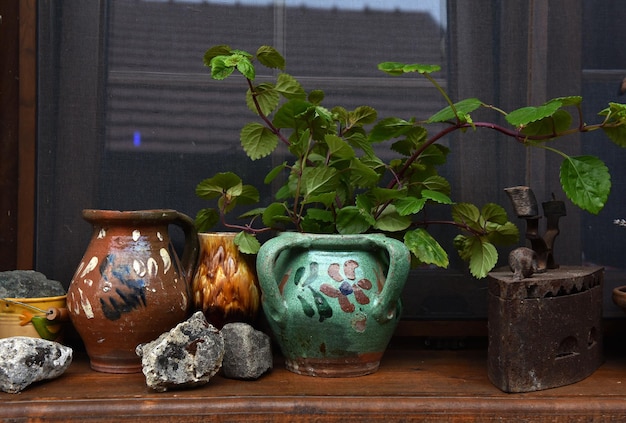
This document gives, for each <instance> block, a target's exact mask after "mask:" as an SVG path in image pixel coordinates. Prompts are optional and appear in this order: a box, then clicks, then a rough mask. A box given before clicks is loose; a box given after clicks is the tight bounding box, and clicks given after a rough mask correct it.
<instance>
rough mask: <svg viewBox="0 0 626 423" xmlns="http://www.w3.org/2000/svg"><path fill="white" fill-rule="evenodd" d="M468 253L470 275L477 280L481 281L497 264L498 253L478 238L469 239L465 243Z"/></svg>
mask: <svg viewBox="0 0 626 423" xmlns="http://www.w3.org/2000/svg"><path fill="white" fill-rule="evenodd" d="M466 248H467V249H468V251H469V255H470V259H469V269H470V273H471V274H472V275H473V276H474V277H475V278H478V279H482V278H484V277H485V276H487V274H488V273H489V272H490V271H491V269H493V268H494V266H495V265H496V263H497V262H498V251H497V250H496V247H494V246H493V244H491V243H490V242H487V241H483V240H482V239H481V238H479V237H470V238H468V242H467V243H466Z"/></svg>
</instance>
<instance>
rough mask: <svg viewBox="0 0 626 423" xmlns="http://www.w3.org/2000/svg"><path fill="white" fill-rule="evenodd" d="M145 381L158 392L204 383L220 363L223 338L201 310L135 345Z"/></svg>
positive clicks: (222, 351) (217, 368) (215, 371)
mask: <svg viewBox="0 0 626 423" xmlns="http://www.w3.org/2000/svg"><path fill="white" fill-rule="evenodd" d="M136 352H137V355H138V356H140V357H141V364H142V370H143V374H144V375H145V376H146V384H147V385H148V386H149V387H150V388H152V389H154V390H156V391H160V392H164V391H167V390H168V389H182V388H192V387H195V386H200V385H204V384H206V383H207V382H208V381H209V380H210V379H211V377H213V376H214V375H215V374H216V373H217V372H218V371H219V369H220V367H221V366H222V359H223V357H224V338H223V337H222V334H221V333H220V332H219V330H217V328H215V327H214V326H213V325H211V324H209V323H208V322H207V321H206V318H205V317H204V314H203V313H202V312H201V311H198V312H196V313H194V315H193V316H191V317H190V318H189V319H188V320H186V321H185V322H182V323H180V324H178V325H177V326H176V327H175V328H174V329H172V330H170V331H169V332H166V333H164V334H162V335H161V336H159V338H157V339H156V340H154V341H152V342H149V343H147V344H141V345H139V346H137V350H136Z"/></svg>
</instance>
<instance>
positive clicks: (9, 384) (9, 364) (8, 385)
mask: <svg viewBox="0 0 626 423" xmlns="http://www.w3.org/2000/svg"><path fill="white" fill-rule="evenodd" d="M72 353H73V351H72V349H71V348H70V347H66V346H65V345H61V344H59V343H57V342H52V341H47V340H45V339H39V338H30V337H26V336H14V337H11V338H3V339H0V357H2V362H1V363H0V389H1V390H2V391H4V392H8V393H10V394H17V393H18V392H21V391H22V390H24V389H25V388H26V387H28V386H29V385H30V384H32V383H34V382H39V381H42V380H47V379H54V378H55V377H58V376H60V375H62V374H63V373H64V372H65V370H67V368H68V367H69V365H70V364H71V363H72Z"/></svg>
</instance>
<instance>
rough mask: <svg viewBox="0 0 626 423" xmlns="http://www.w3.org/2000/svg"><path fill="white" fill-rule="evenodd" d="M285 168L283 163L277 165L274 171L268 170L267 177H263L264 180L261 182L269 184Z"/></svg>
mask: <svg viewBox="0 0 626 423" xmlns="http://www.w3.org/2000/svg"><path fill="white" fill-rule="evenodd" d="M287 167H288V166H287V162H283V163H281V164H279V165H278V166H276V167H275V168H274V169H272V170H270V171H269V172H268V173H267V175H265V179H264V180H263V182H264V183H266V184H269V183H271V182H272V181H273V180H274V179H276V177H277V176H278V175H280V173H281V172H282V171H283V170H284V169H286V168H287Z"/></svg>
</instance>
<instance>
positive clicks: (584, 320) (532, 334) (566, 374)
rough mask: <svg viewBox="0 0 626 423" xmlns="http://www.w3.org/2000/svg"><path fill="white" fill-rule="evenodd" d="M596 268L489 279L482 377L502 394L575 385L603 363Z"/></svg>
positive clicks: (599, 276)
mask: <svg viewBox="0 0 626 423" xmlns="http://www.w3.org/2000/svg"><path fill="white" fill-rule="evenodd" d="M603 276H604V269H603V268H601V267H573V266H562V267H561V268H560V269H558V270H553V271H550V272H547V273H542V274H535V275H533V276H532V278H526V279H521V280H518V281H515V280H514V279H513V275H512V274H511V272H508V271H501V272H492V273H490V274H489V350H488V375H489V379H490V380H491V382H492V383H493V384H494V385H496V386H497V387H498V388H500V389H501V390H502V391H504V392H530V391H538V390H543V389H548V388H555V387H558V386H563V385H568V384H571V383H575V382H578V381H580V380H582V379H584V378H586V377H587V376H589V375H591V374H592V373H593V372H594V371H595V370H596V369H597V368H598V367H599V366H600V365H601V364H602V362H603V355H602V281H603Z"/></svg>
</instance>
